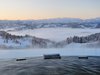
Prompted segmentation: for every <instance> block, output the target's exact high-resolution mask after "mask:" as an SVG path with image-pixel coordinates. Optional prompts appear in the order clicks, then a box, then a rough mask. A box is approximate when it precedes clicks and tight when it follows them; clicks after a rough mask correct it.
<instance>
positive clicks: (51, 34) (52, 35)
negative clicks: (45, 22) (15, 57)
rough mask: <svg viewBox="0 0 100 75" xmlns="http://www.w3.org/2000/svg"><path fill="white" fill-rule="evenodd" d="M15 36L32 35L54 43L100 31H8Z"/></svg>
mask: <svg viewBox="0 0 100 75" xmlns="http://www.w3.org/2000/svg"><path fill="white" fill-rule="evenodd" d="M8 32H9V33H11V34H14V35H26V34H27V35H31V36H36V37H40V38H44V39H50V40H52V41H57V42H58V41H62V40H65V39H66V38H67V37H73V36H87V35H90V34H94V33H99V32H100V29H89V28H85V29H81V28H40V29H33V30H32V29H27V30H20V31H8Z"/></svg>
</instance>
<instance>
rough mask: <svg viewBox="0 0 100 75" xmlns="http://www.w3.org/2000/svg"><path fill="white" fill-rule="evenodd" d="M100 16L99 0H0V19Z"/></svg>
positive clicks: (84, 17)
mask: <svg viewBox="0 0 100 75" xmlns="http://www.w3.org/2000/svg"><path fill="white" fill-rule="evenodd" d="M65 17H67V18H81V19H86V18H95V17H100V0H0V20H19V19H21V20H24V19H48V18H65Z"/></svg>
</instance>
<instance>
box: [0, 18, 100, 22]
mask: <svg viewBox="0 0 100 75" xmlns="http://www.w3.org/2000/svg"><path fill="white" fill-rule="evenodd" d="M63 18H69V19H81V20H86V19H96V18H100V17H93V18H78V17H76V18H74V17H57V18H56V17H55V18H43V19H42V18H40V19H0V21H1V20H2V21H4V20H5V21H10V20H12V21H16V20H20V21H21V20H48V19H63Z"/></svg>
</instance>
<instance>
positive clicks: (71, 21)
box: [0, 18, 100, 30]
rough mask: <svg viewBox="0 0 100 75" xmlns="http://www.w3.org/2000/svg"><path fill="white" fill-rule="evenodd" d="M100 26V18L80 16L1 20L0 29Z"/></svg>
mask: <svg viewBox="0 0 100 75" xmlns="http://www.w3.org/2000/svg"><path fill="white" fill-rule="evenodd" d="M55 27H66V28H67V27H70V28H100V18H93V19H85V20H83V19H79V18H52V19H41V20H0V29H5V28H15V29H16V30H20V29H34V28H55Z"/></svg>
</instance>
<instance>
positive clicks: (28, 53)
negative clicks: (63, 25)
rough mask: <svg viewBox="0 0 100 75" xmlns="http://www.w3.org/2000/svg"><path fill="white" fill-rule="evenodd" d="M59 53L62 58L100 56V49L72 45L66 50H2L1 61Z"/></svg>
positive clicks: (0, 51)
mask: <svg viewBox="0 0 100 75" xmlns="http://www.w3.org/2000/svg"><path fill="white" fill-rule="evenodd" d="M55 53H59V54H60V55H62V56H100V48H87V47H84V44H83V45H81V44H74V43H73V44H70V45H68V46H66V48H51V49H15V50H10V49H7V50H3V49H2V50H0V59H7V58H23V57H38V56H43V55H44V54H55Z"/></svg>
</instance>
